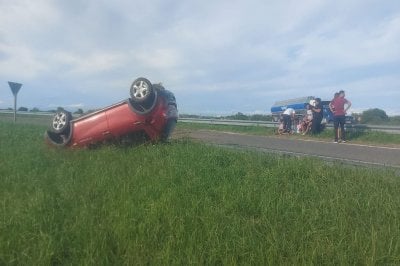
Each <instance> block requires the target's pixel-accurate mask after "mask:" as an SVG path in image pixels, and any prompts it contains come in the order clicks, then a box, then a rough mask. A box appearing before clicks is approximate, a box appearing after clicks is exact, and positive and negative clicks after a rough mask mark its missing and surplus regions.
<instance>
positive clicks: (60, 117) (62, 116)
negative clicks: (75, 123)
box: [51, 111, 72, 134]
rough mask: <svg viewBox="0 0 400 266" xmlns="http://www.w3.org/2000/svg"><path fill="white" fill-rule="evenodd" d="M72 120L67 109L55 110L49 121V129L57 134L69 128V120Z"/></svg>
mask: <svg viewBox="0 0 400 266" xmlns="http://www.w3.org/2000/svg"><path fill="white" fill-rule="evenodd" d="M71 120H72V115H71V113H70V112H67V111H59V112H57V113H56V114H55V115H54V117H53V120H52V122H51V131H52V132H54V133H57V134H60V133H63V132H66V131H67V130H68V129H69V122H70V121H71Z"/></svg>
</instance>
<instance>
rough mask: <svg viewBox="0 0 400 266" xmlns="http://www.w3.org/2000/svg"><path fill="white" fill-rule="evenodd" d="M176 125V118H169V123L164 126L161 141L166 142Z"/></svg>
mask: <svg viewBox="0 0 400 266" xmlns="http://www.w3.org/2000/svg"><path fill="white" fill-rule="evenodd" d="M175 126H176V119H168V121H167V124H166V125H165V127H164V130H163V131H162V133H161V136H160V140H161V142H166V141H167V140H168V138H169V137H170V136H171V134H172V132H173V131H174V129H175Z"/></svg>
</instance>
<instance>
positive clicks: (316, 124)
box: [311, 98, 323, 134]
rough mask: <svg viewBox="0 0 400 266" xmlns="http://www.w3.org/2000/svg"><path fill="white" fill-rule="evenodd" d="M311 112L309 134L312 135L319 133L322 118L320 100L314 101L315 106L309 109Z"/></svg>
mask: <svg viewBox="0 0 400 266" xmlns="http://www.w3.org/2000/svg"><path fill="white" fill-rule="evenodd" d="M311 110H312V112H313V123H312V125H311V127H312V128H311V132H312V133H313V134H319V133H321V122H322V118H323V112H322V104H321V99H320V98H316V99H315V105H314V106H312V107H311Z"/></svg>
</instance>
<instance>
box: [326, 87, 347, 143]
mask: <svg viewBox="0 0 400 266" xmlns="http://www.w3.org/2000/svg"><path fill="white" fill-rule="evenodd" d="M345 106H346V108H345ZM350 107H351V102H350V101H349V100H347V99H346V98H345V93H344V91H339V96H338V97H335V98H334V99H333V100H332V101H331V103H330V104H329V108H330V109H331V111H332V113H333V125H334V128H335V143H338V141H339V131H338V129H339V126H340V130H341V140H342V142H344V143H345V142H346V132H345V131H344V124H345V122H346V121H345V119H346V112H347V110H349V108H350Z"/></svg>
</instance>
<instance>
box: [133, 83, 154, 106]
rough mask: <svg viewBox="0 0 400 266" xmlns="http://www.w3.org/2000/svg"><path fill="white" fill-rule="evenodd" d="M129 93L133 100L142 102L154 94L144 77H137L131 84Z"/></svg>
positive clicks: (151, 86)
mask: <svg viewBox="0 0 400 266" xmlns="http://www.w3.org/2000/svg"><path fill="white" fill-rule="evenodd" d="M130 94H131V99H132V101H133V102H135V103H140V104H143V103H145V102H146V101H148V100H149V99H151V98H152V96H153V95H154V89H153V85H152V84H151V82H150V81H149V80H148V79H146V78H137V79H135V81H133V83H132V85H131V88H130Z"/></svg>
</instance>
